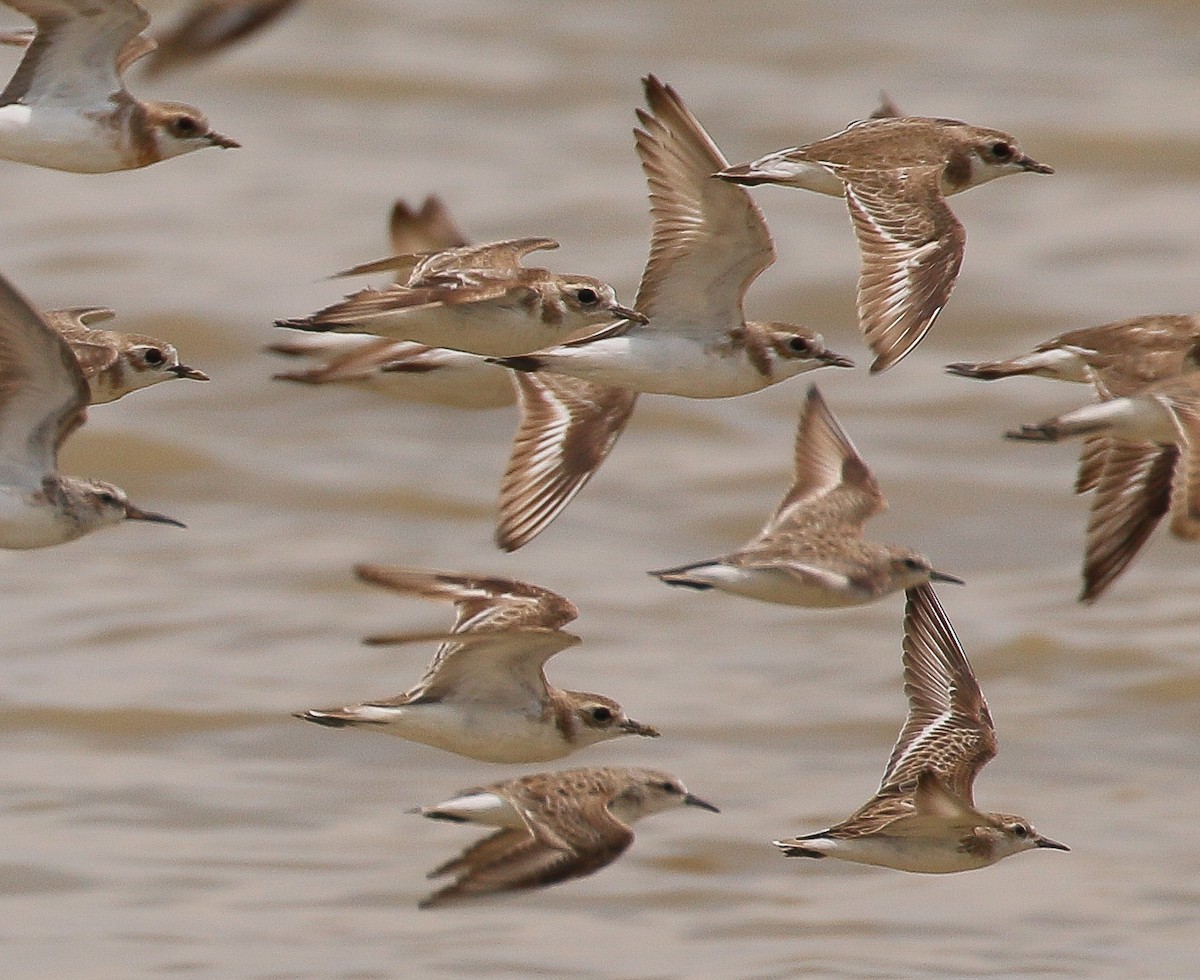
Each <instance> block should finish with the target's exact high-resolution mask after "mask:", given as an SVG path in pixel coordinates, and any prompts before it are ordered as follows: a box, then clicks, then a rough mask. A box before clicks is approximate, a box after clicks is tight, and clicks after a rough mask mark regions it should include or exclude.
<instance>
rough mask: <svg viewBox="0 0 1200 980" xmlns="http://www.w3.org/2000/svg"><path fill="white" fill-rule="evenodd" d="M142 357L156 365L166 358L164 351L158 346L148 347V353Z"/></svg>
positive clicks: (148, 362)
mask: <svg viewBox="0 0 1200 980" xmlns="http://www.w3.org/2000/svg"><path fill="white" fill-rule="evenodd" d="M142 357H143V359H144V360H145V361H146V363H147V364H154V365H158V364H162V362H163V361H165V360H166V358H165V357H163V352H162V351H160V350H159V349H158V348H157V347H149V348H147V349H146V353H145V354H143V355H142Z"/></svg>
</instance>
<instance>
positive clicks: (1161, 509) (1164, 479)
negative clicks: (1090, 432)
mask: <svg viewBox="0 0 1200 980" xmlns="http://www.w3.org/2000/svg"><path fill="white" fill-rule="evenodd" d="M1091 442H1103V443H1104V444H1105V450H1106V451H1105V452H1104V455H1103V457H1102V458H1101V465H1100V467H1099V473H1098V475H1097V476H1096V478H1095V481H1094V483H1093V487H1094V489H1095V495H1094V497H1093V498H1092V507H1091V511H1090V513H1089V514H1088V524H1087V543H1086V545H1085V546H1084V554H1083V591H1082V592H1081V593H1080V595H1079V600H1080V601H1081V602H1094V601H1095V600H1096V599H1098V598H1100V596H1101V595H1102V594H1103V592H1104V590H1105V589H1107V588H1108V586H1109V585H1110V584H1111V583H1112V582H1113V581H1114V580H1115V579H1116V578H1117V576H1119V575H1120V574H1121V573H1122V572H1123V571H1124V570H1125V568H1126V566H1128V564H1129V563H1130V562H1131V561H1133V559H1134V558H1135V557H1136V555H1137V553H1138V552H1139V551H1140V550H1141V549H1142V545H1144V544H1145V543H1146V540H1147V539H1148V538H1149V537H1150V534H1151V533H1152V532H1153V531H1154V529H1155V528H1156V527H1157V526H1158V522H1159V521H1160V520H1162V517H1163V515H1164V514H1165V513H1166V512H1167V510H1168V509H1169V508H1170V506H1171V476H1172V474H1173V473H1174V472H1175V470H1176V467H1177V463H1178V459H1179V450H1178V449H1177V448H1176V447H1175V446H1160V445H1159V444H1157V443H1153V442H1148V443H1146V442H1126V441H1124V440H1118V439H1098V438H1095V437H1093V438H1091V439H1089V445H1090V443H1091ZM1082 472H1083V469H1082V464H1081V467H1080V473H1081V474H1082ZM1077 483H1078V481H1077Z"/></svg>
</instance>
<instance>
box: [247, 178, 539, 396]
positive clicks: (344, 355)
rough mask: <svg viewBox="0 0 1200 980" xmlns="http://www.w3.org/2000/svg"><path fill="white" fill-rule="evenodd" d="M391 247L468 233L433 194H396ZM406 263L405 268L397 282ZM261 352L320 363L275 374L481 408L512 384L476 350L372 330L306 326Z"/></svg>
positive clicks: (419, 248) (430, 248)
mask: <svg viewBox="0 0 1200 980" xmlns="http://www.w3.org/2000/svg"><path fill="white" fill-rule="evenodd" d="M388 230H389V235H390V238H391V243H392V251H393V252H394V253H395V254H396V255H413V256H415V255H417V254H419V253H425V252H436V251H441V250H445V249H453V248H461V247H462V246H464V245H466V244H467V239H466V238H465V237H464V236H463V233H462V232H461V231H459V229H458V226H457V224H456V223H455V221H454V219H453V218H452V217H451V215H450V212H449V210H448V209H447V208H446V206H445V204H443V203H442V201H441V199H440V198H438V197H437V196H436V195H432V194H431V195H429V196H428V197H426V198H425V200H424V201H423V202H421V205H420V206H419V207H413V206H411V205H409V204H408V202H407V201H404V200H402V199H401V200H397V201H396V202H395V204H394V205H393V206H392V212H391V219H390V221H389V226H388ZM410 274H411V270H405V271H404V272H403V276H402V282H403V281H407V279H408V277H409V275H410ZM266 349H267V350H268V351H270V352H272V353H275V354H285V355H288V356H292V357H304V358H311V359H314V360H316V361H318V362H319V363H318V364H317V365H316V366H314V367H308V368H303V369H300V370H296V371H282V372H280V373H278V374H276V375H273V377H274V378H276V379H278V380H281V381H297V382H300V383H302V384H311V385H325V384H354V385H360V386H365V387H369V388H371V389H373V390H375V391H380V392H383V393H385V394H388V395H394V396H396V397H399V398H404V399H407V400H415V401H421V402H429V403H434V404H438V405H448V406H452V407H455V408H468V409H482V408H498V407H501V406H504V405H511V404H512V403H513V400H514V397H515V395H514V386H513V381H512V379H511V377H510V373H511V372H509V371H507V370H506V369H504V368H502V367H500V366H499V365H496V364H490V363H488V362H487V361H486V360H485V359H484V358H482V357H480V356H479V355H477V354H468V353H466V352H464V351H457V350H448V349H446V348H444V347H430V346H428V345H426V344H417V343H414V342H412V341H410V340H392V339H391V338H388V337H376V336H373V335H371V334H352V333H351V334H342V333H309V332H305V331H301V332H299V333H296V334H294V335H293V336H290V337H287V338H285V339H283V340H280V341H275V342H274V343H271V344H268V345H267V348H266Z"/></svg>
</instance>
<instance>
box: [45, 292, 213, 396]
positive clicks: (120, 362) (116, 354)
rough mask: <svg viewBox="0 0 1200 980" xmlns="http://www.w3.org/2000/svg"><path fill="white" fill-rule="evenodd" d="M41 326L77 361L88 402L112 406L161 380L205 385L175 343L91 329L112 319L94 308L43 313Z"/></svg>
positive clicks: (110, 314) (200, 373)
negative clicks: (51, 330)
mask: <svg viewBox="0 0 1200 980" xmlns="http://www.w3.org/2000/svg"><path fill="white" fill-rule="evenodd" d="M44 316H45V319H46V323H47V324H49V325H50V326H51V327H53V328H54V329H55V330H57V331H58V332H59V333H60V334H62V336H63V338H64V339H65V340H66V341H67V343H68V344H70V345H71V352H72V353H73V354H74V355H75V358H76V360H78V361H79V366H80V368H82V369H83V375H84V377H85V378H86V379H87V383H88V389H89V391H90V393H91V398H90V403H91V404H92V405H102V404H104V403H106V402H112V401H116V400H117V399H118V398H121V397H122V396H124V395H128V394H129V393H130V392H131V391H137V390H138V389H140V388H148V387H150V385H155V384H158V383H159V382H160V381H171V380H173V379H176V378H188V379H190V380H192V381H207V380H208V375H207V374H205V373H204V372H203V371H199V370H197V369H196V368H194V367H189V366H188V365H186V364H183V363H182V362H181V361H180V360H179V351H177V350H176V349H175V345H174V344H168V343H167V342H166V341H163V340H157V339H155V338H154V337H147V336H146V335H145V334H140V333H124V332H121V331H117V330H103V329H100V328H99V327H96V326H94V324H97V323H104V322H106V321H108V320H111V319H112V318H113V317H115V316H116V314H115V313H114V312H113V311H112V310H109V309H105V308H103V307H99V306H77V307H73V308H71V309H68V310H47V311H46V313H45V314H44Z"/></svg>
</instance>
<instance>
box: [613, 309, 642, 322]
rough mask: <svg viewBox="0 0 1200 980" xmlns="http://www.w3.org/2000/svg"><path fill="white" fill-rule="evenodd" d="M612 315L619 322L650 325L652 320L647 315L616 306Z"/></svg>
mask: <svg viewBox="0 0 1200 980" xmlns="http://www.w3.org/2000/svg"><path fill="white" fill-rule="evenodd" d="M612 315H613V317H614V318H615V319H617V320H632V321H633V322H634V323H643V324H645V323H649V322H650V318H649V317H648V316H646V314H645V313H639V312H638V311H637V310H634V309H630V308H629V307H628V306H614V307H613V308H612Z"/></svg>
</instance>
